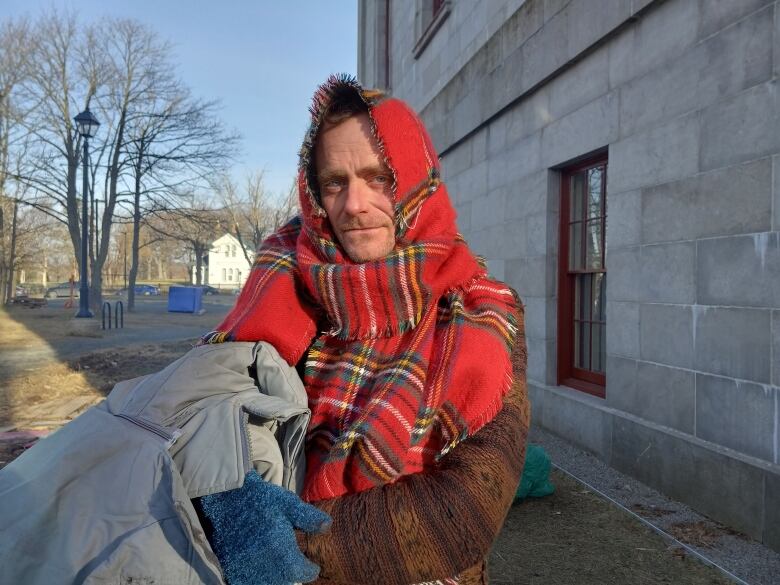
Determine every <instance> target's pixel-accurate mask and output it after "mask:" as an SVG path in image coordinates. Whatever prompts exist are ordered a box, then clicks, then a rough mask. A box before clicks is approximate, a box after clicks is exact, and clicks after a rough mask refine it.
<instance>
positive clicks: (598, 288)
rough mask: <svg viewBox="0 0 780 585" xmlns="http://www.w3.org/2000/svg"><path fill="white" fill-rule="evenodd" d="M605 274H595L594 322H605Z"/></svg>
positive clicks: (593, 291) (593, 294) (593, 293)
mask: <svg viewBox="0 0 780 585" xmlns="http://www.w3.org/2000/svg"><path fill="white" fill-rule="evenodd" d="M604 281H605V278H604V273H603V272H598V273H595V274H593V289H592V292H591V294H592V296H593V320H594V321H603V320H604Z"/></svg>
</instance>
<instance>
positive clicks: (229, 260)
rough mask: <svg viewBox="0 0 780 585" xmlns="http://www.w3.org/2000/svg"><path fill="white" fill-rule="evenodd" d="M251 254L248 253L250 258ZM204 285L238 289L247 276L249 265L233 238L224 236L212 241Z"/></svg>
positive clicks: (227, 235) (239, 245)
mask: <svg viewBox="0 0 780 585" xmlns="http://www.w3.org/2000/svg"><path fill="white" fill-rule="evenodd" d="M252 256H253V253H252V252H250V254H249V257H250V258H251V257H252ZM204 269H205V271H206V278H205V279H204V280H205V284H210V285H211V286H214V287H217V288H225V289H232V288H237V287H238V288H240V287H242V286H243V285H244V283H245V282H246V279H247V277H248V276H249V269H250V264H249V262H247V260H246V257H245V256H244V252H243V251H242V250H241V244H239V242H238V240H237V239H236V237H235V236H233V235H231V234H225V235H224V236H222V237H220V238H218V239H216V240H214V242H212V244H211V250H209V254H208V261H207V263H206V266H205V267H204Z"/></svg>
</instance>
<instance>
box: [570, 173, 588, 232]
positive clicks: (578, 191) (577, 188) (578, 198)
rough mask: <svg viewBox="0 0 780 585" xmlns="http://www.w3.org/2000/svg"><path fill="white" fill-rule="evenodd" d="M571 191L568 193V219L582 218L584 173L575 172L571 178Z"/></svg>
mask: <svg viewBox="0 0 780 585" xmlns="http://www.w3.org/2000/svg"><path fill="white" fill-rule="evenodd" d="M570 191H571V193H570V195H569V221H575V220H577V219H583V209H582V207H583V205H584V202H585V173H577V174H576V175H572V178H571V190H570Z"/></svg>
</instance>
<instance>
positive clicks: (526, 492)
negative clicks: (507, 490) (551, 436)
mask: <svg viewBox="0 0 780 585" xmlns="http://www.w3.org/2000/svg"><path fill="white" fill-rule="evenodd" d="M553 492H555V486H554V485H553V484H552V483H550V456H549V455H547V452H546V451H545V450H544V449H543V448H542V447H541V446H540V445H531V444H529V445H528V448H527V450H526V453H525V466H524V467H523V475H522V477H521V479H520V486H519V487H518V488H517V492H516V493H515V501H516V502H519V501H521V500H524V499H525V498H542V497H544V496H549V495H550V494H552V493H553Z"/></svg>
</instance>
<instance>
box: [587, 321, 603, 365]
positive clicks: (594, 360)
mask: <svg viewBox="0 0 780 585" xmlns="http://www.w3.org/2000/svg"><path fill="white" fill-rule="evenodd" d="M591 336H592V337H591V347H592V348H593V352H592V354H591V356H590V369H591V370H593V371H594V372H600V371H601V351H600V349H601V325H593V326H591Z"/></svg>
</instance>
